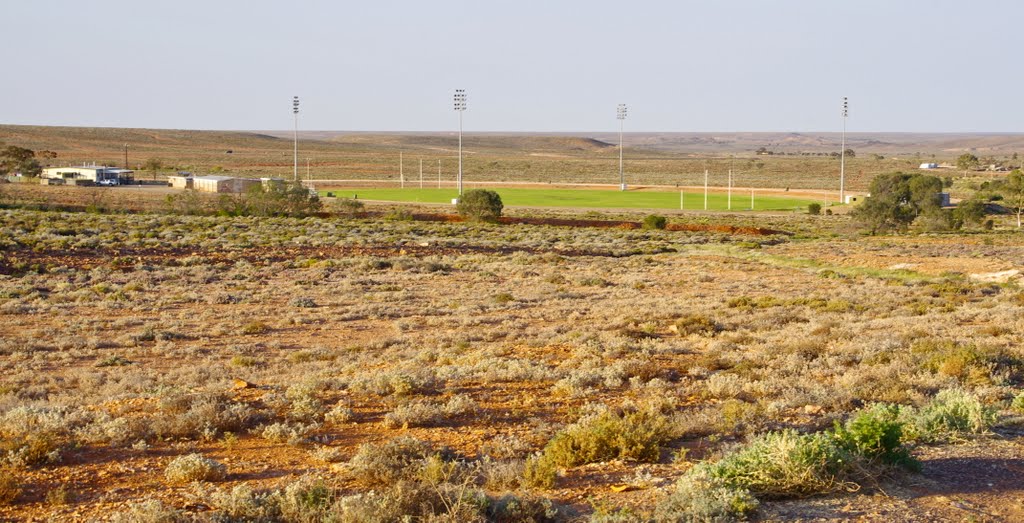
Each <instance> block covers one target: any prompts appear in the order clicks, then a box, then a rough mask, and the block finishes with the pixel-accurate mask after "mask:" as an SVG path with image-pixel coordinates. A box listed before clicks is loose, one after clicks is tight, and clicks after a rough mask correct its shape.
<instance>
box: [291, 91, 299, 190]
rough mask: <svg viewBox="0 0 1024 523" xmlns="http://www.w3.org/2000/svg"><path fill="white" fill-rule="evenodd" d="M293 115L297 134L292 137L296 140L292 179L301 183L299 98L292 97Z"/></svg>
mask: <svg viewBox="0 0 1024 523" xmlns="http://www.w3.org/2000/svg"><path fill="white" fill-rule="evenodd" d="M292 115H293V116H294V117H295V132H294V134H293V135H292V137H293V138H294V148H293V156H294V168H293V171H292V177H293V178H294V179H295V181H299V97H298V96H293V97H292Z"/></svg>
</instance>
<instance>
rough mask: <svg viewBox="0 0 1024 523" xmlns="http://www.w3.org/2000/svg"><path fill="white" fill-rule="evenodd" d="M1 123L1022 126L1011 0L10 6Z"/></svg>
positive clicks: (7, 1)
mask: <svg viewBox="0 0 1024 523" xmlns="http://www.w3.org/2000/svg"><path fill="white" fill-rule="evenodd" d="M0 17H2V18H3V19H4V23H3V24H2V26H3V40H2V43H0V56H2V57H3V64H4V69H5V71H4V74H3V75H2V76H0V123H12V124H40V125H84V126H112V127H158V128H191V129H290V128H291V126H292V119H291V107H290V105H291V97H292V95H299V96H300V97H301V98H302V114H301V115H300V128H302V129H306V130H315V129H320V130H371V131H373V130H378V131H380V130H422V131H439V130H451V129H453V128H457V122H458V120H457V115H456V114H455V113H454V111H452V108H451V105H452V104H451V96H452V90H453V89H455V88H457V87H459V88H464V89H466V90H467V92H468V94H469V109H468V111H467V112H466V113H465V128H466V130H467V131H612V130H617V128H618V125H617V124H618V122H617V121H616V120H615V107H616V104H618V103H626V104H628V105H629V119H628V120H627V121H626V129H627V130H628V131H834V130H838V129H839V127H840V125H841V121H840V118H839V104H840V99H841V97H842V96H849V97H850V104H851V109H850V119H849V129H850V130H851V131H936V132H939V131H992V132H1019V131H1024V125H1021V116H1022V114H1024V111H1022V98H1024V97H1022V94H1021V93H1022V90H1024V89H1022V87H1024V71H1022V67H1024V64H1022V62H1021V60H1020V52H1021V49H1024V29H1022V27H1024V25H1022V24H1024V2H1020V0H1005V1H1003V0H973V1H971V2H967V1H964V0H958V1H953V0H847V1H843V2H840V1H833V0H776V1H770V0H745V1H740V0H733V1H730V0H714V1H713V0H703V1H693V0H677V1H663V2H660V1H659V2H656V1H618V2H606V1H600V0H591V1H557V0H549V1H530V0H514V1H495V0H476V1H446V0H437V1H426V0H424V1H387V0H375V1H358V2H357V1H349V0H342V1H323V2H319V1H289V2H285V1H276V2H271V1H262V0H257V1H253V0H250V1H220V0H205V1H193V0H175V1H170V0H166V1H140V0H131V1H105V0H88V1H87V0H66V1H56V0H31V1H30V0H0Z"/></svg>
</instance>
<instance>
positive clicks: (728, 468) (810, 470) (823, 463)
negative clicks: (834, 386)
mask: <svg viewBox="0 0 1024 523" xmlns="http://www.w3.org/2000/svg"><path fill="white" fill-rule="evenodd" d="M851 461H852V456H851V454H850V453H849V452H847V451H846V450H845V449H844V448H843V447H842V446H841V445H840V444H839V442H838V441H837V440H836V439H835V438H833V437H832V436H831V435H830V434H827V433H816V434H800V433H798V432H796V431H794V430H783V431H780V432H769V433H767V434H764V435H761V436H758V437H757V438H755V439H754V440H753V441H751V442H750V443H748V444H747V445H745V446H743V447H741V448H740V449H739V450H737V451H736V452H734V453H731V454H728V455H726V456H725V457H723V458H722V459H721V460H719V461H717V462H715V463H711V464H707V465H705V464H701V465H698V466H697V467H695V470H700V471H701V472H703V473H706V474H707V475H708V476H709V477H712V478H716V479H718V480H721V481H722V482H724V483H725V484H726V485H729V486H732V487H737V488H746V489H749V490H750V491H751V492H753V493H755V494H757V495H760V496H766V497H769V498H777V497H788V496H805V495H809V494H820V493H825V492H833V491H836V490H842V489H846V488H847V487H848V486H849V485H851V481H850V479H851V478H850V475H851V473H852V472H853V471H852V470H851V469H850V463H851Z"/></svg>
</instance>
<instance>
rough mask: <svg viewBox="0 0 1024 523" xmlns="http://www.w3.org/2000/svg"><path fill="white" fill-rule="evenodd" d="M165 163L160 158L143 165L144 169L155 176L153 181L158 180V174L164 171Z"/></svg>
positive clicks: (151, 159)
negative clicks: (161, 170)
mask: <svg viewBox="0 0 1024 523" xmlns="http://www.w3.org/2000/svg"><path fill="white" fill-rule="evenodd" d="M163 167H164V162H163V160H161V159H159V158H150V159H148V160H146V163H144V164H142V168H143V169H145V170H147V171H149V172H151V173H152V174H153V179H154V180H156V173H157V172H158V171H160V169H163Z"/></svg>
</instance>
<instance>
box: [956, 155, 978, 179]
mask: <svg viewBox="0 0 1024 523" xmlns="http://www.w3.org/2000/svg"><path fill="white" fill-rule="evenodd" d="M977 166H978V157H977V156H974V155H973V154H971V153H964V154H961V155H960V156H959V157H958V158H957V159H956V168H957V169H960V170H961V171H963V172H964V174H967V171H969V170H971V169H973V168H975V167H977Z"/></svg>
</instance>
